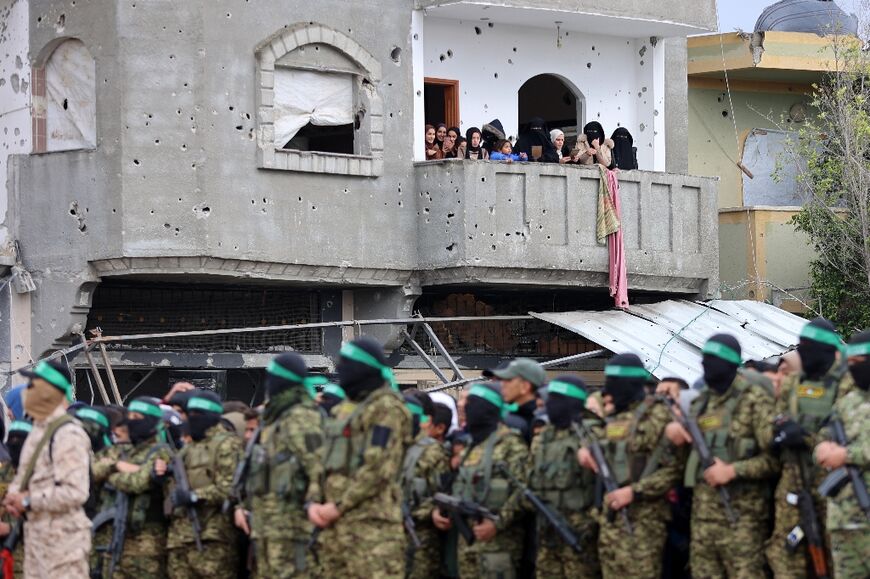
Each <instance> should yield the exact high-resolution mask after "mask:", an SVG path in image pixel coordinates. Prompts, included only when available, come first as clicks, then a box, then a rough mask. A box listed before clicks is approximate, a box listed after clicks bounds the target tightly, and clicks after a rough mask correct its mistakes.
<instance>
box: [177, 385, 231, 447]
mask: <svg viewBox="0 0 870 579" xmlns="http://www.w3.org/2000/svg"><path fill="white" fill-rule="evenodd" d="M185 411H186V412H187V426H188V428H190V437H191V438H192V439H193V440H194V441H200V440H203V439H204V438H205V435H206V433H207V432H208V431H209V429H211V428H212V427H214V426H217V424H218V423H219V422H220V421H221V415H222V413H223V406H222V405H221V398H220V396H218V395H217V393H215V392H211V391H210V390H195V391H194V394H193V395H192V396H191V397H190V398H189V399H188V400H187V407H186V408H185Z"/></svg>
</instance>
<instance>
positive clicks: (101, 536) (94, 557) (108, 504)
mask: <svg viewBox="0 0 870 579" xmlns="http://www.w3.org/2000/svg"><path fill="white" fill-rule="evenodd" d="M127 447H129V445H123V446H107V447H106V448H104V449H103V450H101V451H100V452H98V453H96V454H95V455H94V457H93V460H92V462H91V493H94V494H95V495H96V496H94V497H92V498H91V500H93V501H94V503H95V506H96V508H97V514H99V513H100V512H102V511H104V510H107V509H110V508H112V503H113V501H114V495H115V493H114V492H112V491H111V490H110V489H108V488H106V483H107V482H108V480H109V476H111V474H112V473H113V472H115V463H116V462H118V461H119V460H122V459H121V455H122V452H123V451H124V450H126V448H127ZM111 541H112V525H111V524H106V525H103V526H102V527H101V528H100V529H98V530H97V531H96V533H94V536H93V542H92V545H91V557H90V566H91V569H92V570H96V569H97V568H98V567H102V566H104V565H105V563H106V555H104V554H103V553H98V552H97V548H99V547H107V546H108V545H109V543H111Z"/></svg>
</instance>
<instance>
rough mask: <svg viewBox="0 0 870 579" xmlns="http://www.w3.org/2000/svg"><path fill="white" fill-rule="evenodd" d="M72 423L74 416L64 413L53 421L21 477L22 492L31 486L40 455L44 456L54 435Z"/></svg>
mask: <svg viewBox="0 0 870 579" xmlns="http://www.w3.org/2000/svg"><path fill="white" fill-rule="evenodd" d="M70 422H73V418H72V416H70V415H69V414H66V413H64V414H63V415H62V416H60V417H58V418H57V419H55V420H54V421H52V422H51V423H50V424H49V425H48V426H47V427H46V429H45V434H44V435H43V436H42V439H40V441H39V443H38V444H37V445H36V449H35V450H34V451H33V454H32V455H31V457H30V462H29V463H27V469H26V470H25V471H24V475H23V476H22V477H21V484H20V486H19V488H20V490H21V491H26V490H27V489H28V487H29V486H30V479H32V478H33V471H34V470H35V469H36V461H37V460H39V455H40V454H42V451H43V450H44V449H45V447H46V446H47V445H48V444H49V442H51V439H52V438H53V437H54V434H55V433H56V432H57V431H58V430H59V429H60V427H61V426H63V425H64V424H67V423H70Z"/></svg>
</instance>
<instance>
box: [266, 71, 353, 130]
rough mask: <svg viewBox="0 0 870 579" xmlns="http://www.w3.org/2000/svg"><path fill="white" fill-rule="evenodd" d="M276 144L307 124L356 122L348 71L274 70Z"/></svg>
mask: <svg viewBox="0 0 870 579" xmlns="http://www.w3.org/2000/svg"><path fill="white" fill-rule="evenodd" d="M274 109H275V145H276V146H277V147H283V146H284V145H286V144H287V142H288V141H290V140H291V139H293V137H295V136H296V133H298V132H299V131H300V130H301V129H302V128H303V127H304V126H305V125H307V124H308V123H311V124H313V125H317V126H320V127H335V126H338V125H347V124H350V123H352V122H353V77H352V76H351V75H349V74H336V73H328V72H312V71H307V70H294V69H284V68H276V69H275V104H274Z"/></svg>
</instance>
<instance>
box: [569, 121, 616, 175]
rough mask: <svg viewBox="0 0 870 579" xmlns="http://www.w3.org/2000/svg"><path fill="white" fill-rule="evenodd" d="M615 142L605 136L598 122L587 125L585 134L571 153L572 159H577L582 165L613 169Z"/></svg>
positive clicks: (584, 130)
mask: <svg viewBox="0 0 870 579" xmlns="http://www.w3.org/2000/svg"><path fill="white" fill-rule="evenodd" d="M612 150H613V141H611V140H610V139H608V138H607V137H606V136H605V134H604V127H602V126H601V123H599V122H598V121H592V122H591V123H586V126H585V127H583V134H582V135H580V138H579V139H578V140H577V145H576V146H575V147H574V150H573V151H571V157H573V158H575V159H577V163H578V164H580V165H594V164H596V163H598V164H599V165H604V166H605V167H606V168H608V169H612V168H613V154H612Z"/></svg>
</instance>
